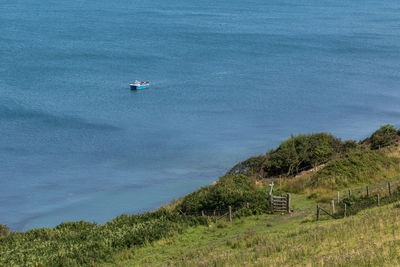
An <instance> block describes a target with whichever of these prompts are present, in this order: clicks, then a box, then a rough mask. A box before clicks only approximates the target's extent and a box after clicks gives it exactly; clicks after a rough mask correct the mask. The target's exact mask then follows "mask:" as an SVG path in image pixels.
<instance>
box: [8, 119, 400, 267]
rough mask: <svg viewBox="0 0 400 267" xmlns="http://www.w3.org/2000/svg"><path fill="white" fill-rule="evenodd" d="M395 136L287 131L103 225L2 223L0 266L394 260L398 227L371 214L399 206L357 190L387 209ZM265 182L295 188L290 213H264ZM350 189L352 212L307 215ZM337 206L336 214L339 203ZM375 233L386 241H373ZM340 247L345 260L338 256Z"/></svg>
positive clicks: (387, 129)
mask: <svg viewBox="0 0 400 267" xmlns="http://www.w3.org/2000/svg"><path fill="white" fill-rule="evenodd" d="M398 139H399V132H398V131H397V130H396V129H394V127H393V126H390V125H385V126H383V127H381V128H380V129H379V130H377V131H376V132H375V133H374V134H372V135H371V137H369V138H367V139H366V140H364V141H362V142H355V141H351V140H350V141H344V142H343V141H341V140H340V139H338V138H336V137H334V136H332V135H330V134H326V133H319V134H310V135H297V136H291V138H289V139H288V140H286V141H284V142H282V144H281V145H280V146H278V148H277V149H275V150H271V151H269V152H268V153H267V154H266V155H260V156H257V157H252V158H250V159H248V160H246V161H243V162H241V163H238V164H237V165H236V166H234V167H233V168H232V169H231V170H230V171H229V172H228V173H227V174H226V175H225V176H222V177H220V179H219V180H218V181H217V182H216V183H215V184H213V185H209V186H204V187H202V188H200V189H198V190H196V191H194V192H193V193H191V194H189V195H187V196H184V197H182V198H181V199H179V200H177V201H174V202H173V203H171V204H170V205H167V206H165V207H163V208H160V209H159V210H157V211H154V212H148V213H144V214H138V215H121V216H119V217H117V218H115V219H114V220H112V221H110V222H108V223H106V224H104V225H98V224H93V223H87V222H68V223H63V224H61V225H59V226H57V227H55V228H43V229H34V230H31V231H27V232H22V233H21V232H12V233H10V232H9V229H8V228H7V227H5V226H4V225H1V224H0V255H1V257H0V265H2V266H97V265H99V264H105V265H114V266H149V265H151V266H153V265H154V266H156V265H172V266H180V265H183V266H194V265H195V266H202V265H203V266H231V265H236V266H243V265H255V266H268V265H283V266H285V265H294V264H296V265H298V264H303V265H311V263H313V262H316V263H317V264H322V263H327V264H330V265H334V264H339V265H348V266H352V265H353V266H354V265H368V264H374V263H376V262H377V261H379V260H382V258H384V257H386V261H385V262H384V263H387V264H388V265H390V264H395V263H397V261H398V259H399V255H398V252H393V251H392V249H390V247H394V248H397V246H398V245H397V243H396V242H394V240H395V238H397V235H394V234H393V235H392V238H391V237H390V236H389V235H388V234H387V232H388V231H389V230H390V231H394V230H396V231H397V230H398V224H393V222H392V219H391V218H390V219H388V220H386V221H384V222H382V220H380V219H379V216H378V215H379V213H380V212H381V213H382V214H383V216H393V217H395V218H398V217H399V214H398V213H397V210H398V209H397V208H393V209H389V208H379V209H377V208H373V210H371V211H365V209H368V208H371V207H373V206H375V200H374V199H373V198H365V197H364V196H363V194H364V191H363V190H364V189H363V188H364V187H363V185H366V184H369V185H370V189H371V191H370V192H371V194H377V193H379V194H380V196H381V203H382V205H391V207H394V206H393V204H390V203H393V202H394V201H398V200H399V199H400V193H395V194H393V195H391V196H384V191H385V189H384V187H385V186H386V182H387V181H388V180H390V181H391V182H392V184H393V186H395V185H396V187H397V185H399V184H400V178H399V177H397V176H398V175H400V150H399V146H398ZM278 176H280V178H278ZM271 181H275V184H276V186H275V187H274V194H281V193H282V194H283V193H287V192H291V193H294V194H293V199H292V208H293V209H294V211H295V212H294V213H291V214H290V215H284V216H278V215H271V213H272V211H271V209H270V205H269V202H268V191H269V186H268V184H269V183H270V182H271ZM371 183H373V184H371ZM348 188H351V189H352V190H353V196H352V197H351V198H349V199H346V200H345V201H346V204H347V207H348V215H354V217H352V218H346V219H341V220H336V221H332V220H331V221H326V222H315V220H314V219H312V218H313V213H314V210H315V206H316V202H317V201H319V202H320V201H326V202H327V201H329V200H331V199H335V197H336V192H337V191H340V195H341V196H344V195H345V194H346V192H345V191H344V190H347V189H348ZM393 188H394V187H393ZM382 190H383V191H382ZM322 205H324V204H322ZM341 205H343V204H341ZM229 206H230V207H231V208H232V210H233V211H235V213H234V214H233V218H234V220H233V222H227V221H226V218H225V217H222V218H219V216H220V215H222V214H224V213H226V211H227V209H228V207H229ZM324 207H326V206H324ZM396 207H397V206H396ZM337 211H338V213H337V215H338V217H340V216H342V215H343V214H344V213H343V206H340V205H338V206H337ZM394 211H396V212H394ZM360 212H361V213H360ZM362 214H364V215H362ZM365 214H367V215H365ZM204 215H205V216H204ZM363 216H366V217H363ZM362 218H364V221H363V219H362ZM370 218H371V219H370ZM365 222H368V223H365ZM388 222H390V223H388ZM390 224H391V225H392V226H390ZM357 229H362V230H363V231H366V233H363V234H362V235H363V236H362V239H361V240H364V241H365V240H367V241H368V242H370V243H368V244H369V245H371V246H372V247H373V249H369V248H367V247H364V246H360V245H358V244H359V243H357V242H356V240H357V238H361V237H357V236H356V235H355V234H356V233H357ZM367 231H375V232H369V233H368V232H367ZM379 235H382V236H383V238H386V239H384V240H386V241H387V242H386V241H385V242H384V243H382V242H381V241H379V240H380V239H379V238H380V237H379ZM371 242H372V243H371ZM374 242H375V243H374ZM393 242H394V244H392V243H393ZM397 250H398V249H397ZM338 251H340V252H341V255H346V256H344V257H337V253H338ZM342 252H343V253H344V254H343V253H342ZM371 252H373V253H372V254H371ZM368 253H369V254H368ZM367 254H368V255H367ZM335 257H337V258H335Z"/></svg>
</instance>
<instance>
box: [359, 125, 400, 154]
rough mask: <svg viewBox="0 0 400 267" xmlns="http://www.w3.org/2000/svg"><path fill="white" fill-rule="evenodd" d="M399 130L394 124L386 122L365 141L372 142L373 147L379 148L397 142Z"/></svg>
mask: <svg viewBox="0 0 400 267" xmlns="http://www.w3.org/2000/svg"><path fill="white" fill-rule="evenodd" d="M398 138H399V137H398V131H397V130H396V129H395V128H394V126H393V125H390V124H386V125H383V126H382V127H381V128H379V129H378V130H377V131H376V132H374V133H373V134H372V135H371V137H370V138H368V139H367V140H365V141H364V142H365V143H370V144H371V149H378V148H381V147H385V146H389V145H392V144H395V143H397V141H398Z"/></svg>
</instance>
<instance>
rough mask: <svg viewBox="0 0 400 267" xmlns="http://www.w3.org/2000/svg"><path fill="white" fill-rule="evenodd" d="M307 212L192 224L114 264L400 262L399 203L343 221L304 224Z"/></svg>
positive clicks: (338, 263)
mask: <svg viewBox="0 0 400 267" xmlns="http://www.w3.org/2000/svg"><path fill="white" fill-rule="evenodd" d="M303 216H304V214H303V215H301V214H299V213H296V214H294V215H292V216H282V217H278V216H254V217H249V218H245V219H240V220H237V221H235V222H234V223H232V224H230V225H229V226H228V227H227V228H222V229H220V228H216V227H215V226H212V227H209V228H205V227H197V228H192V229H189V230H188V231H187V232H186V233H185V234H184V235H180V236H178V237H175V238H173V239H168V240H161V241H159V242H157V243H155V244H154V245H151V246H150V245H149V246H146V247H144V248H140V249H138V250H136V252H135V255H130V257H131V259H128V260H124V259H123V256H124V255H122V254H120V255H118V256H117V258H116V260H117V262H118V263H116V264H115V265H114V266H163V265H164V266H165V265H167V266H168V265H169V266H293V265H296V266H299V265H304V266H313V265H316V266H320V265H323V264H325V265H342V266H370V265H373V266H398V265H399V264H400V231H399V230H400V209H399V207H398V206H396V205H388V206H385V207H379V208H373V209H370V210H366V211H364V212H362V213H360V214H358V215H356V216H353V217H349V218H346V219H341V220H327V221H322V222H305V223H300V222H301V221H302V218H303ZM304 221H306V220H303V222H304ZM125 256H127V254H125Z"/></svg>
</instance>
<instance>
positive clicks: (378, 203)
mask: <svg viewBox="0 0 400 267" xmlns="http://www.w3.org/2000/svg"><path fill="white" fill-rule="evenodd" d="M380 205H381V203H380V199H379V194H378V206H380Z"/></svg>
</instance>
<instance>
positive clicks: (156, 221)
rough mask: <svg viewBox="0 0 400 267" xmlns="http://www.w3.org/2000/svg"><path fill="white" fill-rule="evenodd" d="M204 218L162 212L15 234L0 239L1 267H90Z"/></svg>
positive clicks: (75, 223)
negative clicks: (101, 222)
mask: <svg viewBox="0 0 400 267" xmlns="http://www.w3.org/2000/svg"><path fill="white" fill-rule="evenodd" d="M205 223H206V220H205V218H201V217H198V218H195V217H192V216H186V217H183V216H180V215H178V214H177V213H176V212H172V211H168V210H165V209H161V210H158V211H155V212H147V213H144V214H139V215H121V216H119V217H117V218H116V219H114V220H112V221H110V222H109V223H106V224H105V225H97V224H92V223H87V222H83V221H81V222H68V223H63V224H60V225H59V226H57V227H55V228H42V229H35V230H31V231H28V232H25V233H20V232H14V233H12V234H10V235H9V236H8V237H5V238H2V239H0V255H2V256H1V257H0V265H1V266H35V265H38V264H41V265H45V266H80V265H84V266H88V265H93V264H94V263H98V262H101V261H106V260H107V259H109V258H110V256H111V255H112V254H113V253H116V252H117V251H122V250H124V249H128V248H131V247H135V246H139V245H142V244H145V243H147V242H151V241H154V240H158V239H160V238H162V237H166V236H168V235H170V234H171V233H173V232H175V231H179V230H180V229H182V227H184V226H187V225H196V224H205Z"/></svg>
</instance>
